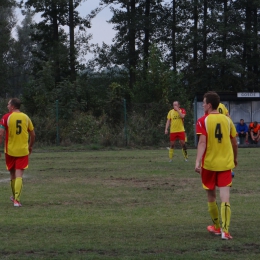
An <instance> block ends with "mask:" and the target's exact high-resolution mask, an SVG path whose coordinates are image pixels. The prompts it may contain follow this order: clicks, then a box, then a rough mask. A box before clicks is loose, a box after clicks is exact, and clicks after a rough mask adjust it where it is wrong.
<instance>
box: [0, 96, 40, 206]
mask: <svg viewBox="0 0 260 260" xmlns="http://www.w3.org/2000/svg"><path fill="white" fill-rule="evenodd" d="M20 106H21V101H20V100H19V99H18V98H12V99H10V100H9V102H8V105H7V108H8V110H9V113H7V114H5V115H4V116H3V117H2V119H1V121H0V144H1V143H2V141H3V137H4V134H5V161H6V168H7V169H8V170H9V172H10V177H11V189H12V193H13V196H11V197H10V199H11V200H12V201H13V203H14V206H15V207H21V206H22V204H21V202H20V195H21V191H22V187H23V172H24V169H27V168H28V164H29V154H30V153H31V152H32V147H33V144H34V140H35V132H34V127H33V124H32V121H31V119H30V118H29V117H28V116H27V115H26V114H24V113H22V112H20ZM29 137H30V140H29V144H28V139H29Z"/></svg>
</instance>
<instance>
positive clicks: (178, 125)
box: [165, 101, 188, 162]
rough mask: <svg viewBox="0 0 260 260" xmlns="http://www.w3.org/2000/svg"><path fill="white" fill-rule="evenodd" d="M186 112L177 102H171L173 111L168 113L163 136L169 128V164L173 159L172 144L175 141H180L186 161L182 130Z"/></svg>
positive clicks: (185, 147)
mask: <svg viewBox="0 0 260 260" xmlns="http://www.w3.org/2000/svg"><path fill="white" fill-rule="evenodd" d="M185 116H186V111H185V109H184V108H180V103H179V101H174V102H173V109H172V110H170V111H169V112H168V115H167V121H166V125H165V134H168V128H169V127H170V149H169V159H170V162H171V161H172V158H173V153H174V144H175V141H176V140H179V141H180V144H181V146H182V153H183V156H184V159H185V161H187V160H188V153H187V146H186V144H185V139H186V134H185V129H184V117H185Z"/></svg>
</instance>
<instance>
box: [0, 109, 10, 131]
mask: <svg viewBox="0 0 260 260" xmlns="http://www.w3.org/2000/svg"><path fill="white" fill-rule="evenodd" d="M9 115H10V114H9V113H8V114H5V115H3V117H2V118H1V121H0V127H1V128H3V129H6V127H7V119H8V116H9Z"/></svg>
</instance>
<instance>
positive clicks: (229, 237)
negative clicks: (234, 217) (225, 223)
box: [221, 232, 233, 240]
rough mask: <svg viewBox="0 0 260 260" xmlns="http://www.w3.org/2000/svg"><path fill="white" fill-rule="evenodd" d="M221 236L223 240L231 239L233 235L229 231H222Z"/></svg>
mask: <svg viewBox="0 0 260 260" xmlns="http://www.w3.org/2000/svg"><path fill="white" fill-rule="evenodd" d="M221 238H222V239H223V240H229V239H232V238H233V237H232V236H231V235H230V234H229V233H227V232H222V234H221Z"/></svg>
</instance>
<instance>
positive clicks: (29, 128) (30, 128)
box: [28, 118, 34, 132]
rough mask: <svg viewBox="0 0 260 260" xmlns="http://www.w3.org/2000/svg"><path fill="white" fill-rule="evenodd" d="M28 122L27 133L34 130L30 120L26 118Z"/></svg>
mask: <svg viewBox="0 0 260 260" xmlns="http://www.w3.org/2000/svg"><path fill="white" fill-rule="evenodd" d="M28 120H29V122H28V131H29V132H31V131H32V130H33V129H34V126H33V123H32V120H31V119H30V118H28Z"/></svg>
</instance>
